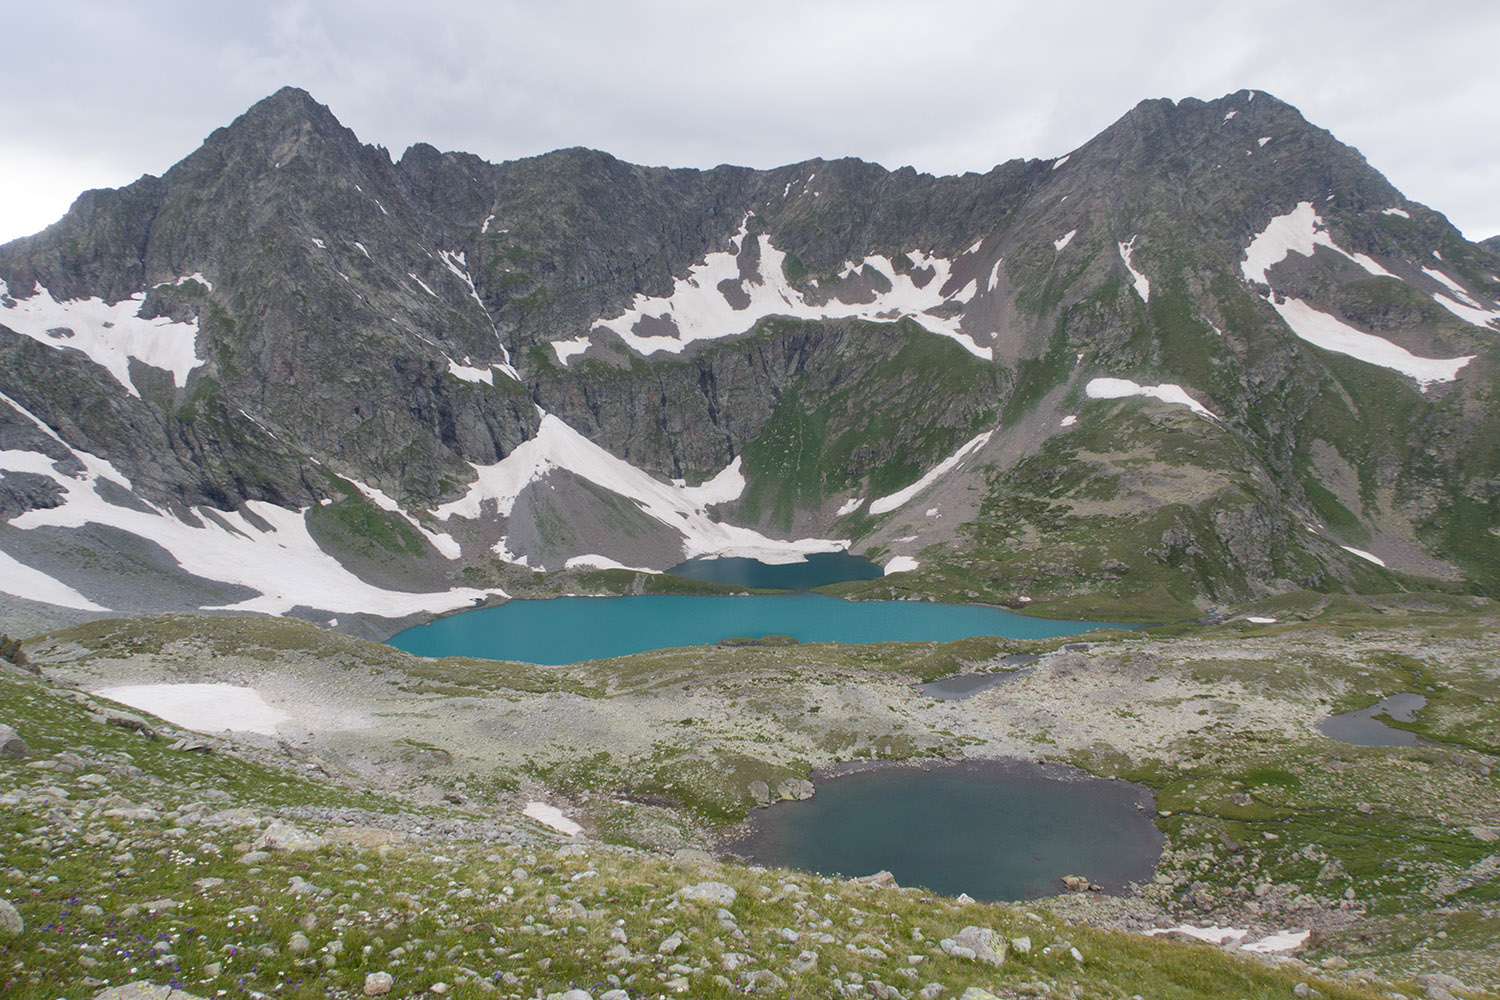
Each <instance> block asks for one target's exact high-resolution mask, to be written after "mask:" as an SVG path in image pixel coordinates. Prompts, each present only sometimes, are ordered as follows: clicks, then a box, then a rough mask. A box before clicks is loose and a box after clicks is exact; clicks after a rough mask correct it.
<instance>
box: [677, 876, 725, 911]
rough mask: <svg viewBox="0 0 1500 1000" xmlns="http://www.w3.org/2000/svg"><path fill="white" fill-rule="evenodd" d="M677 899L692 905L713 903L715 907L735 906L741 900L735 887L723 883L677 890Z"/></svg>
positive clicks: (684, 887) (703, 883) (704, 883)
mask: <svg viewBox="0 0 1500 1000" xmlns="http://www.w3.org/2000/svg"><path fill="white" fill-rule="evenodd" d="M677 898H679V899H685V900H687V901H688V902H690V903H711V904H713V905H714V906H733V905H734V901H735V900H736V899H738V898H739V893H737V892H735V890H734V887H733V886H730V885H725V884H724V883H723V882H699V883H698V884H697V885H688V886H683V887H682V888H681V889H678V890H677Z"/></svg>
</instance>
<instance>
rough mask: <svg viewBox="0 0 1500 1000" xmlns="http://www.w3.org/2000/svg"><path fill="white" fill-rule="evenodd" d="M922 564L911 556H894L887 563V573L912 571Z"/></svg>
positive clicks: (888, 574)
mask: <svg viewBox="0 0 1500 1000" xmlns="http://www.w3.org/2000/svg"><path fill="white" fill-rule="evenodd" d="M920 565H922V564H921V563H919V562H917V561H916V560H915V559H913V558H912V557H911V556H892V557H891V558H890V559H889V560H888V561H887V562H886V564H885V575H886V576H890V575H891V574H892V573H910V572H911V571H912V570H914V569H916V568H917V567H918V566H920Z"/></svg>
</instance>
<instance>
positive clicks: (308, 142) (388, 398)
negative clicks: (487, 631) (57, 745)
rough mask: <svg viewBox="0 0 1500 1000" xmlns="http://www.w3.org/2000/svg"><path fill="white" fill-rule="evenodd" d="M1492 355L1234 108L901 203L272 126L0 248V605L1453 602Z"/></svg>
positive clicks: (1418, 212)
mask: <svg viewBox="0 0 1500 1000" xmlns="http://www.w3.org/2000/svg"><path fill="white" fill-rule="evenodd" d="M1497 336H1500V254H1497V251H1496V248H1495V247H1494V246H1492V245H1480V244H1472V243H1468V242H1466V241H1465V240H1464V239H1463V238H1462V236H1461V235H1460V234H1459V233H1458V232H1457V231H1456V230H1454V229H1453V227H1451V226H1450V225H1449V224H1448V223H1447V221H1446V220H1445V219H1444V218H1443V217H1442V216H1441V215H1440V214H1438V213H1436V212H1434V211H1432V210H1431V209H1429V208H1427V207H1425V206H1422V205H1418V204H1415V203H1413V202H1410V201H1408V200H1407V199H1405V198H1404V197H1402V196H1401V194H1400V192H1398V191H1396V190H1395V189H1394V188H1393V187H1391V185H1390V184H1389V183H1387V182H1386V181H1385V180H1384V178H1382V177H1381V176H1380V175H1379V174H1378V173H1377V172H1376V171H1375V170H1374V169H1372V168H1371V167H1370V166H1369V165H1368V164H1366V163H1365V161H1364V160H1363V158H1362V157H1360V155H1359V154H1358V153H1357V152H1356V151H1354V150H1352V149H1350V148H1349V147H1347V146H1344V145H1342V144H1340V143H1339V142H1338V141H1337V140H1336V139H1334V138H1333V137H1332V136H1330V135H1329V134H1328V133H1326V132H1324V131H1322V130H1320V129H1318V128H1316V127H1314V126H1312V125H1310V124H1309V123H1307V122H1306V121H1305V120H1303V118H1302V117H1301V116H1300V115H1299V114H1298V113H1297V111H1296V110H1295V109H1294V108H1292V107H1290V106H1288V105H1286V104H1284V103H1282V102H1280V101H1278V100H1276V99H1275V98H1273V97H1271V96H1270V95H1267V94H1264V93H1258V92H1254V91H1241V92H1239V93H1237V94H1233V95H1230V96H1227V97H1224V98H1221V99H1219V100H1216V101H1207V102H1205V101H1198V100H1191V99H1190V100H1184V101H1181V102H1177V103H1173V102H1171V101H1148V102H1145V103H1143V104H1141V105H1139V106H1138V107H1136V108H1135V109H1134V110H1132V111H1130V112H1129V113H1128V114H1126V115H1125V116H1124V117H1123V118H1121V119H1120V121H1118V122H1117V123H1116V124H1114V125H1113V126H1111V127H1110V128H1109V129H1107V130H1106V131H1105V132H1103V133H1101V134H1100V135H1099V136H1098V137H1096V138H1095V139H1093V140H1091V141H1090V142H1089V143H1087V144H1085V145H1084V146H1082V147H1080V148H1078V149H1076V150H1072V151H1070V152H1068V153H1067V155H1065V156H1060V157H1058V158H1056V159H1054V160H1047V161H1034V160H1033V161H1012V162H1009V163H1005V164H1002V165H1000V166H997V167H995V168H994V169H993V170H991V171H989V172H987V173H985V174H982V175H981V174H965V175H963V176H961V177H932V176H928V175H923V174H918V173H916V172H915V171H913V170H911V169H910V168H903V169H901V170H896V171H887V170H885V169H883V168H881V167H878V166H875V165H872V164H867V163H862V162H859V161H856V160H837V161H821V160H820V161H811V162H808V163H802V164H794V165H790V166H787V167H782V168H778V169H775V170H768V171H755V170H749V169H745V168H737V167H719V168H715V169H714V170H710V171H697V170H672V169H661V168H646V167H637V166H632V165H630V164H626V163H622V162H620V161H618V160H616V159H613V158H612V157H610V156H608V155H607V154H604V153H598V152H592V151H587V150H577V149H574V150H562V151H559V152H556V153H550V154H547V155H545V156H540V157H535V158H531V159H527V160H519V161H514V162H510V163H502V164H491V163H487V162H485V161H482V160H480V159H478V158H477V157H474V156H470V155H468V154H464V153H440V152H438V151H437V150H435V149H433V148H432V147H430V146H425V145H417V146H413V147H412V148H411V149H409V150H407V151H406V153H405V154H404V155H403V156H402V157H401V158H400V159H399V160H392V159H391V158H390V156H389V155H388V154H387V153H386V151H385V150H383V149H379V148H374V147H369V146H365V145H362V144H361V143H360V142H359V141H358V139H357V138H356V137H355V136H354V135H353V133H351V132H349V131H348V130H347V129H345V128H344V127H343V126H342V125H340V124H339V123H338V122H337V120H336V119H335V118H334V117H333V115H332V114H331V113H330V112H329V110H328V109H327V108H325V107H323V106H321V105H319V104H317V103H316V102H315V101H314V100H312V98H311V97H309V96H308V95H307V94H305V93H303V92H301V91H297V90H293V89H286V90H283V91H280V92H278V93H277V94H275V95H273V96H272V97H270V98H267V99H266V100H265V101H262V102H261V103H259V104H257V105H256V106H255V107H253V108H251V109H250V110H249V111H248V112H246V114H245V115H243V116H241V117H240V118H239V119H237V120H236V121H235V122H234V123H232V124H231V125H229V126H227V127H226V128H223V129H220V130H218V131H216V132H215V133H214V134H213V135H212V136H210V137H209V138H208V139H207V140H206V142H205V143H204V145H203V146H202V148H200V149H199V150H197V151H196V152H194V153H193V154H192V155H190V156H189V157H187V158H186V159H184V160H183V161H182V162H181V163H178V164H177V165H176V166H174V167H172V168H171V169H170V170H168V171H167V172H166V173H165V174H164V175H163V176H162V177H160V178H157V177H150V176H147V177H143V178H141V179H140V180H139V181H137V182H136V183H134V184H132V185H130V186H128V187H125V188H121V189H119V190H105V191H90V192H86V193H85V194H83V195H82V196H81V197H80V198H79V199H78V201H77V202H76V203H75V204H74V206H73V208H72V209H71V210H70V211H69V213H68V215H67V216H65V217H64V218H63V219H62V220H60V221H59V222H58V223H57V224H55V225H54V226H52V227H50V228H48V229H47V230H45V231H44V232H42V233H39V234H37V235H36V236H33V237H30V238H27V239H22V240H17V241H15V242H12V243H10V244H7V245H5V246H4V247H0V358H3V362H0V592H3V593H5V594H7V595H10V597H11V598H14V599H18V600H19V602H20V603H18V604H17V605H16V606H18V607H25V608H29V609H30V613H33V614H37V615H42V616H43V617H45V608H43V607H41V606H42V605H46V606H52V607H59V608H65V609H71V611H73V612H76V613H79V614H104V613H138V612H147V611H160V610H174V609H197V608H230V609H237V610H254V611H263V612H268V613H277V614H296V615H300V616H302V617H307V618H310V619H312V620H314V621H320V622H325V623H326V622H327V621H329V620H330V619H341V620H343V622H344V623H345V627H354V626H352V625H351V624H350V623H353V622H359V623H363V625H362V626H361V627H365V628H367V629H369V630H372V631H376V632H381V631H385V630H388V628H390V627H391V624H390V622H391V620H400V619H405V618H407V617H409V616H412V615H427V614H433V613H438V612H441V611H445V610H450V609H454V608H459V607H464V606H467V605H470V604H473V603H476V602H483V601H488V600H495V599H500V598H502V597H503V596H505V595H506V594H507V593H511V592H514V591H515V590H516V589H517V588H521V589H523V590H525V591H526V592H528V593H535V592H564V591H567V590H570V589H576V588H579V587H598V586H615V585H618V583H619V581H620V580H625V579H628V574H626V575H625V576H615V577H610V576H608V575H607V574H606V575H604V576H599V575H597V574H596V575H594V576H588V577H587V578H586V577H585V574H587V573H588V572H589V571H594V570H601V569H605V570H608V569H614V570H629V571H649V572H657V571H661V570H664V569H667V568H669V567H671V566H672V565H675V564H676V563H677V562H680V561H682V560H684V559H687V558H691V557H694V556H700V555H715V554H719V555H752V556H757V557H759V558H762V559H766V560H768V561H778V560H780V561H785V560H790V559H796V558H800V556H801V555H802V554H805V553H811V552H824V551H833V550H838V549H842V548H845V547H850V548H852V550H853V551H855V552H860V553H865V554H868V555H870V556H871V557H872V558H874V559H875V560H876V561H877V562H879V563H880V564H881V565H882V566H884V567H886V570H887V578H886V580H884V581H875V582H873V583H871V584H870V585H868V586H869V588H876V589H884V590H885V591H887V592H889V591H890V590H891V588H893V587H895V588H897V589H900V588H911V589H915V590H918V591H920V592H923V593H926V594H929V595H933V596H946V597H952V598H958V599H966V600H990V601H1007V602H1011V603H1015V602H1028V603H1029V602H1036V603H1045V602H1048V601H1058V600H1075V599H1079V598H1083V597H1087V598H1088V599H1090V600H1094V601H1096V602H1099V601H1102V602H1105V603H1107V604H1108V603H1110V602H1113V603H1112V604H1111V606H1113V607H1115V608H1117V609H1118V612H1117V613H1120V614H1128V613H1132V611H1134V613H1137V614H1139V615H1141V616H1143V617H1151V616H1174V615H1181V614H1190V613H1195V612H1196V610H1198V609H1203V608H1206V607H1209V606H1211V605H1213V604H1218V603H1223V602H1227V601H1233V600H1240V599H1247V598H1252V597H1257V596H1262V595H1265V594H1268V593H1274V592H1279V591H1286V590H1292V589H1299V588H1312V589H1318V590H1334V591H1336V590H1342V589H1356V590H1390V589H1401V588H1410V587H1423V588H1431V587H1439V588H1449V589H1452V588H1458V589H1467V588H1489V587H1491V586H1493V585H1494V584H1495V583H1496V582H1500V538H1497V532H1500V467H1497V466H1500V456H1497V453H1496V450H1495V449H1494V447H1493V442H1494V441H1495V440H1497V439H1500V437H1497V432H1500V426H1497V411H1496V405H1495V402H1494V400H1495V391H1494V390H1495V377H1496V375H1495V359H1496V340H1497ZM896 574H902V575H901V576H899V577H897V576H896ZM610 581H614V582H610ZM27 602H35V604H34V605H33V604H29V603H27ZM376 620H379V621H376ZM382 621H383V622H385V624H381V623H380V622H382Z"/></svg>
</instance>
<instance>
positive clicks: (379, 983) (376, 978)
mask: <svg viewBox="0 0 1500 1000" xmlns="http://www.w3.org/2000/svg"><path fill="white" fill-rule="evenodd" d="M394 985H396V981H395V980H394V979H392V978H391V974H390V973H389V972H372V973H370V974H369V975H368V976H366V977H365V996H367V997H378V996H381V995H383V994H386V993H389V992H390V991H391V987H392V986H394Z"/></svg>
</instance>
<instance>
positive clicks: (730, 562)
mask: <svg viewBox="0 0 1500 1000" xmlns="http://www.w3.org/2000/svg"><path fill="white" fill-rule="evenodd" d="M667 572H668V573H671V574H672V575H673V576H685V577H687V578H688V579H690V580H707V581H708V582H710V583H727V584H732V585H735V586H739V587H750V588H751V589H754V590H812V589H813V588H814V587H826V586H828V585H829V584H830V583H843V582H844V581H845V580H876V579H879V578H880V577H882V576H884V575H885V571H884V570H882V569H881V568H880V567H879V566H877V565H875V564H874V563H872V562H870V560H868V559H866V558H865V557H864V556H851V555H850V554H849V553H847V552H815V553H812V554H811V555H808V556H805V557H803V558H802V559H799V560H797V561H796V562H789V563H764V562H761V561H760V560H759V559H743V558H739V557H728V558H726V557H724V556H716V557H712V558H710V557H707V556H702V557H699V558H697V559H689V560H688V561H687V562H685V563H679V564H678V565H676V566H673V567H672V568H671V569H669V570H667Z"/></svg>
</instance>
